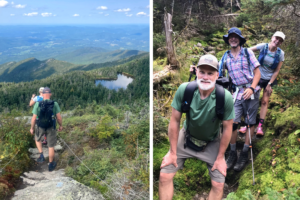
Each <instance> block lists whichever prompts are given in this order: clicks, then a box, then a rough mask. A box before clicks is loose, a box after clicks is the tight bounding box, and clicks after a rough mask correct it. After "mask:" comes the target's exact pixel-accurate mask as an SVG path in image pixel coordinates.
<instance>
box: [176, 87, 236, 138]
mask: <svg viewBox="0 0 300 200" xmlns="http://www.w3.org/2000/svg"><path fill="white" fill-rule="evenodd" d="M187 84H188V83H183V84H181V85H180V86H179V88H178V90H177V91H176V94H175V97H174V99H173V102H172V104H171V106H172V107H173V108H175V109H176V110H177V111H179V112H181V103H182V99H183V95H184V91H185V88H186V86H187ZM215 91H216V89H214V91H213V92H212V93H211V94H210V95H209V97H207V98H206V99H203V100H202V99H201V98H200V92H199V90H198V89H197V90H195V92H194V96H193V100H192V103H191V107H190V111H189V112H190V122H189V130H190V133H191V135H192V136H193V137H195V138H197V139H199V140H203V141H212V140H214V139H215V138H216V137H217V136H218V133H219V131H220V123H221V120H220V119H219V118H217V116H216V108H215V107H216V94H215ZM213 118H215V121H214V122H212V121H213ZM230 119H234V108H233V99H232V95H231V94H230V92H229V91H227V90H225V105H224V118H223V120H224V121H225V120H230ZM184 128H185V129H186V128H187V126H186V121H185V122H184Z"/></svg>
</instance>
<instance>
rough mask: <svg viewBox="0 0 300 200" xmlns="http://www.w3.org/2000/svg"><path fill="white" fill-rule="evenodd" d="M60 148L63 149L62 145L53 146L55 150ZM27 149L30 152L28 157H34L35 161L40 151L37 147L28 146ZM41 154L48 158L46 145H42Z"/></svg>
mask: <svg viewBox="0 0 300 200" xmlns="http://www.w3.org/2000/svg"><path fill="white" fill-rule="evenodd" d="M62 149H63V147H62V146H61V145H60V144H58V145H56V146H54V150H55V151H60V150H62ZM28 151H29V153H31V155H30V158H32V159H34V160H35V161H36V160H37V159H38V158H39V157H40V152H39V150H38V149H37V148H29V149H28ZM43 154H44V157H45V158H48V157H49V149H48V148H46V147H43Z"/></svg>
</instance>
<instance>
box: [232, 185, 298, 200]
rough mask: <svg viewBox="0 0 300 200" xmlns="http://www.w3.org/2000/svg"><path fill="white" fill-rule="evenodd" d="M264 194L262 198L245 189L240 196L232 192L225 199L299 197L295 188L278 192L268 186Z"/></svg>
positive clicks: (284, 199)
mask: <svg viewBox="0 0 300 200" xmlns="http://www.w3.org/2000/svg"><path fill="white" fill-rule="evenodd" d="M265 190H266V195H264V196H263V197H262V198H258V196H257V195H255V196H254V195H253V194H252V193H251V191H250V190H245V191H244V194H243V195H242V197H239V196H237V195H236V194H235V193H234V192H231V193H229V194H228V195H227V197H226V200H256V199H261V200H298V199H300V197H299V196H298V195H297V193H296V191H297V189H296V188H289V189H288V190H286V189H283V190H281V191H282V192H278V191H276V190H273V189H271V188H269V187H266V189H265Z"/></svg>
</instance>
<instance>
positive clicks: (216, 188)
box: [211, 181, 224, 192]
mask: <svg viewBox="0 0 300 200" xmlns="http://www.w3.org/2000/svg"><path fill="white" fill-rule="evenodd" d="M211 185H212V188H211V189H212V190H214V191H216V192H223V189H224V183H219V182H216V181H211Z"/></svg>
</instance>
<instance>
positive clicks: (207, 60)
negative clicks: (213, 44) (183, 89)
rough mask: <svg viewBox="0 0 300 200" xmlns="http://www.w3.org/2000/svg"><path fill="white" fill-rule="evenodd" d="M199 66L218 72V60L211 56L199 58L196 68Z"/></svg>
mask: <svg viewBox="0 0 300 200" xmlns="http://www.w3.org/2000/svg"><path fill="white" fill-rule="evenodd" d="M201 65H209V66H211V67H213V68H214V69H216V70H217V71H219V63H218V59H217V58H216V57H215V56H213V55H204V56H201V57H200V59H199V62H198V64H197V68H198V67H200V66H201Z"/></svg>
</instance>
